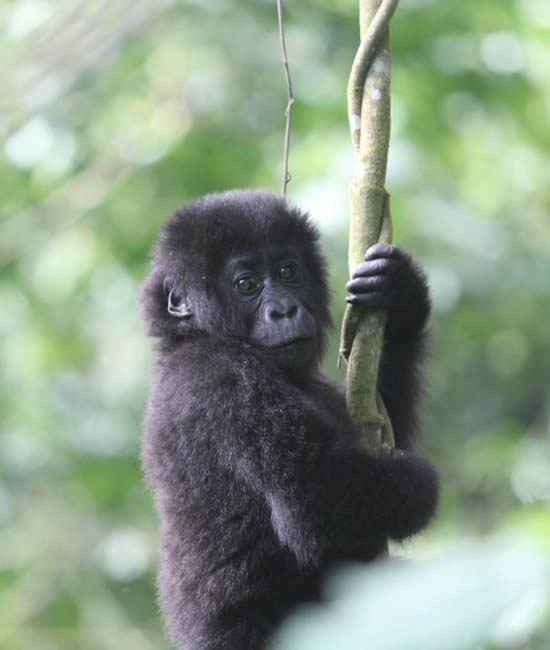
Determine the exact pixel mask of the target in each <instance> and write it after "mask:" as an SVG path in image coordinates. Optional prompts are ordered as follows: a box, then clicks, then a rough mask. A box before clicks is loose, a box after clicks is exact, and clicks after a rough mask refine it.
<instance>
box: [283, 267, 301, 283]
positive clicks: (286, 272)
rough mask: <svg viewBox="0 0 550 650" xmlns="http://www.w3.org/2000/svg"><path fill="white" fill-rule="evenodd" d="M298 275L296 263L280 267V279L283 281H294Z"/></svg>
mask: <svg viewBox="0 0 550 650" xmlns="http://www.w3.org/2000/svg"><path fill="white" fill-rule="evenodd" d="M297 277H298V269H297V268H296V266H295V265H294V264H283V266H281V268H280V269H279V279H280V280H282V281H283V282H292V281H293V280H296V278H297Z"/></svg>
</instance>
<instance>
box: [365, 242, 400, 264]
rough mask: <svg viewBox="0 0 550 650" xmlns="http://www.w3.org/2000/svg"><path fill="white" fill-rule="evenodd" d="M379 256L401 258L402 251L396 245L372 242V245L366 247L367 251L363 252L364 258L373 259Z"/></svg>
mask: <svg viewBox="0 0 550 650" xmlns="http://www.w3.org/2000/svg"><path fill="white" fill-rule="evenodd" d="M381 257H382V258H384V257H385V258H388V257H393V258H395V259H401V258H402V257H403V252H402V251H401V250H400V249H399V248H397V246H392V245H391V244H374V246H370V247H369V248H367V252H366V253H365V259H366V260H374V259H377V258H381Z"/></svg>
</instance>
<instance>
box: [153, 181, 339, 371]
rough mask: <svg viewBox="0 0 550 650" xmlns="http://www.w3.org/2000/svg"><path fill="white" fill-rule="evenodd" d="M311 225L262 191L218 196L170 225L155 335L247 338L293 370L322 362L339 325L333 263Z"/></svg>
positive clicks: (156, 294) (159, 261)
mask: <svg viewBox="0 0 550 650" xmlns="http://www.w3.org/2000/svg"><path fill="white" fill-rule="evenodd" d="M318 239H319V234H318V232H317V230H316V228H315V227H314V226H313V225H312V224H311V222H310V221H309V219H308V217H307V216H306V215H305V214H302V213H301V212H299V211H298V210H297V209H295V208H291V207H289V206H288V205H287V204H286V202H285V201H284V199H283V198H280V197H277V196H275V195H274V194H271V193H269V192H263V191H250V190H233V191H229V192H223V193H220V194H210V195H208V196H205V197H203V198H201V199H198V200H197V201H194V202H191V203H189V204H187V205H186V206H185V207H183V208H181V209H179V210H177V211H176V213H175V214H174V215H173V217H172V218H171V219H170V220H169V221H168V222H167V223H166V224H165V225H164V227H163V229H162V231H161V234H160V238H159V241H158V242H157V245H156V247H155V249H154V252H153V261H152V267H151V272H150V274H149V277H148V278H147V280H146V282H145V284H144V286H143V289H142V294H141V299H142V303H143V309H144V314H145V320H146V323H147V330H148V333H149V334H150V335H152V336H156V337H160V339H161V341H162V343H163V344H164V345H168V346H170V345H171V344H173V343H174V342H176V341H178V340H180V339H181V338H182V337H189V336H200V335H201V334H202V335H204V334H206V335H210V336H216V337H232V338H238V339H240V340H241V341H245V342H247V343H250V344H252V345H254V346H261V347H262V349H263V350H264V351H265V353H266V354H267V355H269V357H270V358H273V360H274V361H275V362H276V363H279V364H281V365H283V366H285V367H289V368H291V369H293V370H303V369H308V368H311V367H313V366H314V365H315V364H316V362H317V361H318V360H319V358H320V355H321V352H322V348H323V341H324V331H325V330H326V328H327V326H328V325H329V324H330V315H329V311H328V290H327V279H326V270H325V262H324V259H323V257H322V255H321V252H320V249H319V245H318Z"/></svg>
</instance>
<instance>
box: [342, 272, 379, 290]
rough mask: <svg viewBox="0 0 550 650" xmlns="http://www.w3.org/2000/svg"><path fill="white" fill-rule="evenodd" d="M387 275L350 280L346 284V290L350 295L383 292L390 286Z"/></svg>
mask: <svg viewBox="0 0 550 650" xmlns="http://www.w3.org/2000/svg"><path fill="white" fill-rule="evenodd" d="M388 282H389V279H388V276H387V275H371V276H368V277H358V278H354V279H353V280H350V281H349V282H348V283H347V284H346V289H347V290H348V291H349V292H350V293H368V292H369V291H376V290H378V291H383V290H384V289H385V288H386V285H387V284H388Z"/></svg>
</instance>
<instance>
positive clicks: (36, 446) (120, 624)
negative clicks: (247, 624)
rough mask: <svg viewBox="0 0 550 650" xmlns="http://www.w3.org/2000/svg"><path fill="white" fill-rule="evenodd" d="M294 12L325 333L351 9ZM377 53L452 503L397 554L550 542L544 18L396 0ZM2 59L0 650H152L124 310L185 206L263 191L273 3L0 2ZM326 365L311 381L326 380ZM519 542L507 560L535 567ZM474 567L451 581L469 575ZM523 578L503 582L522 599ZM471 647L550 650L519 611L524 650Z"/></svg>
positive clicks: (337, 224) (272, 78) (301, 176)
mask: <svg viewBox="0 0 550 650" xmlns="http://www.w3.org/2000/svg"><path fill="white" fill-rule="evenodd" d="M286 4H287V41H288V50H289V56H290V59H291V69H292V74H293V80H294V90H295V95H296V104H295V111H294V122H293V136H292V150H291V173H292V177H293V180H292V183H291V185H290V197H291V199H292V200H294V201H295V202H297V203H298V204H299V205H301V206H302V207H304V208H306V209H309V210H310V211H311V213H312V215H313V217H314V219H315V220H316V221H317V222H318V223H319V225H320V227H321V229H322V231H323V233H324V239H325V247H326V251H327V254H328V256H329V260H330V265H331V273H332V280H333V287H334V292H333V301H334V302H333V307H334V315H335V319H336V321H337V322H338V319H339V318H340V317H341V314H342V308H343V297H344V291H343V287H344V283H345V279H346V276H347V260H346V249H347V243H346V221H347V184H348V182H349V179H350V178H351V173H352V169H353V154H352V149H351V146H350V144H349V137H348V128H347V123H346V110H345V99H344V98H345V87H346V83H347V74H348V70H349V66H350V62H351V60H352V58H353V55H354V52H355V48H356V45H357V15H356V13H357V7H356V3H355V1H354V0H330V2H329V1H328V0H316V1H313V0H302V1H301V2H299V3H298V2H287V3H286ZM392 37H393V51H394V81H393V88H394V102H393V134H392V145H391V151H390V169H389V178H388V189H389V191H390V192H391V193H392V209H393V213H394V221H395V231H396V235H395V239H396V242H398V243H399V244H400V245H403V246H406V247H408V248H410V249H411V250H412V252H413V253H414V254H415V255H416V256H417V257H418V258H419V259H420V260H421V262H422V263H423V264H424V265H425V267H426V269H427V272H428V274H429V278H430V282H431V285H432V290H433V296H434V308H435V309H434V312H435V314H434V337H433V349H432V359H431V361H430V363H429V366H428V368H427V376H428V380H429V384H430V391H429V395H428V397H427V400H426V418H425V426H424V435H423V443H422V449H423V451H425V452H426V453H427V454H429V455H430V456H431V457H432V458H433V459H434V460H435V461H436V463H437V464H438V465H439V467H440V468H441V472H442V475H443V485H444V492H443V502H442V505H441V509H440V513H439V518H438V520H437V522H436V523H435V525H434V526H433V527H432V528H431V529H430V531H428V532H427V533H426V534H425V535H423V536H422V537H419V538H418V539H417V540H415V541H414V542H412V543H411V544H409V545H408V546H407V547H406V549H405V551H406V553H407V554H408V555H410V556H415V555H421V554H431V553H433V552H434V551H435V549H436V547H444V546H447V544H449V543H450V542H451V541H452V540H454V539H456V538H477V537H485V536H486V535H489V534H492V533H494V532H497V531H503V530H504V531H506V530H512V529H521V530H522V532H523V534H524V535H525V536H527V537H528V538H530V539H533V540H535V542H538V543H540V544H541V545H542V546H543V547H544V546H546V548H547V549H548V547H549V545H550V513H549V500H550V383H549V381H548V377H549V376H550V370H549V367H550V333H549V326H548V323H549V322H550V300H549V293H550V272H549V268H550V264H549V262H550V260H549V253H548V251H549V250H550V221H549V218H548V214H549V212H550V129H549V128H548V124H549V120H550V66H548V61H549V60H550V5H549V4H548V2H547V0H509V1H506V2H503V1H502V0H485V2H478V1H477V0H462V2H460V3H459V2H446V1H445V0H402V1H401V6H400V8H399V10H398V12H397V14H396V16H395V18H394V20H393V27H392ZM0 67H1V70H2V74H1V75H0V178H1V188H2V189H1V194H0V274H1V275H0V349H1V353H2V364H1V370H0V391H1V393H0V648H1V649H2V650H31V649H32V650H37V649H39V650H74V649H75V648H78V649H79V650H111V649H113V650H115V649H116V650H118V649H119V648H132V649H133V650H152V649H153V648H155V649H160V648H168V645H167V644H166V643H165V642H164V641H163V637H162V632H161V629H160V622H159V618H158V614H157V609H156V605H155V602H154V599H155V594H154V574H155V555H156V550H155V543H156V541H155V539H156V530H157V522H156V519H155V516H154V514H153V511H152V506H151V499H150V495H149V494H148V493H147V491H146V490H145V488H144V487H143V485H142V483H141V479H140V469H139V438H140V429H141V421H142V417H143V411H144V404H145V399H146V389H147V381H148V376H149V368H150V365H151V359H152V354H151V352H150V344H149V342H148V341H146V340H145V338H144V336H143V334H142V331H141V326H140V322H139V314H138V308H137V304H136V299H135V296H136V292H137V288H138V286H139V283H140V281H141V278H142V277H143V275H144V273H145V269H146V266H147V260H148V253H149V250H150V246H151V243H152V241H153V239H154V237H155V233H156V232H157V230H158V227H159V225H160V224H161V223H162V221H163V220H164V219H165V218H166V217H167V216H168V215H169V214H170V213H171V211H172V210H173V209H174V207H175V206H177V205H179V204H181V203H182V202H184V201H186V200H187V199H189V198H190V197H192V196H195V195H198V194H202V193H204V192H208V191H213V190H221V189H224V188H229V187H236V186H253V187H255V186H264V187H270V188H275V189H278V188H279V185H280V173H281V153H282V129H283V121H284V115H283V113H284V108H285V105H286V94H285V89H284V83H283V72H282V68H281V64H280V55H279V45H278V40H277V29H276V14H275V7H274V2H267V1H265V0H264V1H261V2H258V1H254V0H243V1H241V2H238V3H237V2H229V1H228V0H208V2H207V1H206V0H181V1H178V2H176V0H158V1H156V2H154V3H153V2H147V1H146V0H137V1H136V0H133V1H130V0H109V1H107V0H96V1H94V2H74V1H71V2H69V0H57V2H55V3H54V2H53V0H0ZM336 346H337V337H336V334H335V336H334V337H333V341H332V345H331V347H330V349H329V353H328V355H327V360H326V364H325V365H326V370H327V372H329V373H331V374H333V375H334V376H338V373H340V375H339V376H342V375H341V373H342V372H343V370H342V369H341V370H340V371H337V370H336V368H335V360H336ZM513 548H516V547H515V546H513ZM522 549H523V547H520V546H518V548H517V552H515V551H514V552H512V551H510V552H508V551H507V552H508V555H506V558H508V559H507V561H508V563H509V564H512V565H514V566H516V567H519V568H520V569H521V567H522V566H524V563H526V564H525V566H526V571H529V570H530V568H529V567H531V566H532V565H531V564H529V562H527V561H526V553H525V551H524V550H522ZM396 551H397V552H402V551H401V550H399V549H397V550H396ZM488 553H489V551H488ZM460 557H462V556H460ZM499 557H500V556H499ZM476 558H477V556H476ZM476 558H473V559H471V563H470V564H469V563H468V562H470V560H468V559H466V560H464V562H465V564H464V565H461V566H464V568H463V571H464V572H466V573H468V572H469V573H470V575H471V576H472V580H477V579H479V577H480V575H479V574H480V572H482V571H483V569H482V563H481V565H480V563H479V560H478V559H476ZM459 559H460V558H459ZM459 559H456V557H455V555H454V554H453V553H451V555H450V556H449V561H448V566H449V567H450V569H449V571H451V569H452V567H454V566H455V564H453V562H458V561H459ZM460 561H462V560H460ZM438 566H439V565H438ZM442 566H447V565H446V564H445V563H444V564H443V565H442ZM491 566H492V567H493V569H494V566H497V565H495V564H492V565H491ZM537 566H538V565H537ZM541 566H542V565H541ZM512 568H513V567H510V566H506V567H505V569H503V573H502V576H501V579H503V580H505V581H508V580H510V581H512V583H513V584H515V583H514V580H515V577H517V573H518V572H517V571H516V572H514V571H513V570H512ZM493 569H492V570H493ZM426 570H427V571H428V570H429V571H432V569H426ZM541 570H542V568H541ZM413 573H414V572H413ZM520 573H521V571H520ZM436 574H437V575H440V579H441V580H442V581H443V582H444V581H445V579H446V578H445V575H447V574H445V575H443V573H442V574H440V573H438V572H437V571H436V573H435V574H434V575H436ZM358 575H359V574H358ZM414 575H416V582H417V585H418V592H417V598H420V599H423V598H425V599H426V603H427V605H428V606H429V610H428V611H427V612H426V614H425V620H424V621H423V624H424V625H425V626H428V628H427V629H430V628H429V626H430V625H433V624H434V621H436V620H438V617H439V616H442V615H443V613H445V612H447V613H448V607H449V606H453V607H459V608H462V607H463V608H464V611H463V614H462V615H461V616H460V620H461V621H464V626H467V625H468V620H469V617H468V615H467V612H468V611H470V610H469V609H468V606H469V605H468V602H467V600H468V598H466V599H464V598H460V597H457V600H456V602H453V603H449V602H448V601H447V600H446V599H445V597H443V596H442V597H441V598H436V597H435V596H437V594H438V593H440V592H438V591H437V584H439V583H438V579H437V578H434V581H435V582H434V584H435V586H434V589H433V590H430V589H429V585H428V586H427V585H426V583H425V581H423V580H422V575H423V573H422V571H419V572H417V574H414ZM414 575H413V578H411V579H412V580H413V582H414V579H415V578H414ZM430 575H432V573H430ZM448 575H452V572H451V573H448ZM498 575H500V574H498V572H497V577H495V580H496V581H497V583H498ZM529 575H530V574H529ZM384 584H385V582H384ZM392 584H393V583H392V582H391V580H389V582H388V585H389V586H388V589H390V590H391V586H392ZM396 584H397V587H396V588H397V589H399V585H400V583H396ZM473 584H477V583H476V582H474V583H473ZM499 584H500V583H499ZM518 584H519V585H520V586H521V585H523V587H525V590H526V591H527V592H529V593H530V590H534V591H537V589H538V585H537V583H536V581H533V582H530V581H529V580H526V581H525V582H521V581H520V582H519V583H518ZM480 589H481V591H480V593H485V592H483V586H482V585H480ZM512 591H513V589H512ZM350 593H352V592H350ZM382 593H386V592H384V591H382ZM388 593H389V592H388ZM491 593H493V592H491ZM491 593H488V594H487V595H486V598H487V599H488V600H487V602H486V606H487V608H488V611H489V610H491V607H492V605H491V603H492V602H493V601H492V600H491V599H492V598H493V596H492V595H491ZM522 593H523V592H522ZM537 593H538V592H537ZM533 597H534V596H533ZM359 598H360V597H359V596H358V599H359ZM343 602H346V601H343ZM357 603H361V601H360V599H359V600H357ZM470 605H471V603H470ZM508 605H509V606H510V607H512V608H513V607H515V606H516V605H515V601H513V600H512V601H511V602H510V603H508ZM389 606H390V605H389V604H387V607H389ZM369 607H370V605H369V602H368V598H367V599H366V602H365V611H368V608H369ZM438 607H439V608H441V613H438V609H437V608H438ZM517 607H518V608H519V607H520V603H519V602H518V604H517ZM460 611H462V610H460ZM491 611H492V610H491ZM399 618H400V612H399V611H395V620H396V621H398V620H399ZM476 620H478V619H476ZM490 624H491V620H488V621H487V622H486V625H485V628H484V633H485V632H487V630H488V627H489V626H490ZM312 625H313V627H312V628H311V629H312V634H313V631H314V628H315V622H313V624H312ZM419 625H420V623H419ZM546 630H547V628H546ZM342 634H344V631H343V632H342ZM373 634H374V632H373ZM312 638H313V636H312ZM369 638H370V639H372V638H375V637H369ZM472 638H475V643H477V644H478V646H479V644H485V645H483V646H482V647H483V648H489V647H491V648H504V647H513V648H514V649H515V650H520V649H529V650H535V649H538V648H541V649H542V648H548V647H550V633H549V632H548V631H545V627H544V625H543V624H541V622H540V620H538V622H537V621H535V619H533V621H532V623H530V624H529V625H527V626H524V630H523V633H522V635H520V636H519V637H517V636H516V637H514V639H515V640H514V642H513V645H510V641H509V638H510V637H505V636H504V637H498V635H497V637H490V636H489V635H485V636H483V635H481V636H476V637H472ZM487 639H493V640H492V641H491V640H487ZM494 639H496V640H494ZM506 639H508V641H506ZM487 644H492V645H487ZM312 647H313V646H312ZM315 647H317V646H315ZM319 647H320V646H319ZM342 647H343V646H342ZM350 647H359V646H356V645H355V646H350ZM379 647H380V648H381V647H382V646H379ZM384 647H388V648H390V650H391V649H392V648H397V647H401V646H389V645H387V646H384ZM415 647H416V646H415ZM422 647H423V648H424V650H425V648H426V646H422ZM451 647H454V646H451V644H450V642H449V645H447V646H446V648H451ZM457 647H462V646H458V645H457ZM465 647H470V646H465ZM472 647H474V646H472ZM410 648H411V650H413V646H412V645H411V646H410ZM305 650H307V649H305Z"/></svg>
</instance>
